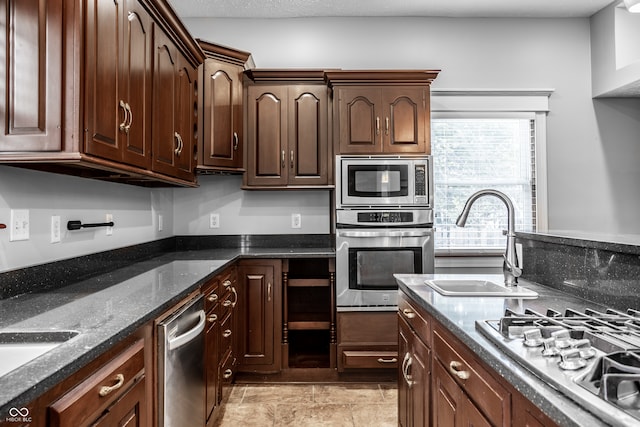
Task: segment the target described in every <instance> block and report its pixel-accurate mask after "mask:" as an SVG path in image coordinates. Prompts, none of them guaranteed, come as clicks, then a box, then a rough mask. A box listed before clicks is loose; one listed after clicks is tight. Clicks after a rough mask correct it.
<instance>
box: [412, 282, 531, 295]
mask: <svg viewBox="0 0 640 427" xmlns="http://www.w3.org/2000/svg"><path fill="white" fill-rule="evenodd" d="M424 283H425V284H426V285H428V286H430V287H431V288H433V289H435V290H436V291H437V292H438V293H440V294H442V295H446V296H454V297H456V296H458V297H468V296H476V297H507V298H536V297H537V296H538V294H537V293H536V292H534V291H531V290H529V289H525V288H523V287H521V286H513V287H506V286H504V285H499V284H497V283H494V282H490V281H488V280H471V279H435V280H425V282H424Z"/></svg>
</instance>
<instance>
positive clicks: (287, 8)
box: [169, 0, 620, 18]
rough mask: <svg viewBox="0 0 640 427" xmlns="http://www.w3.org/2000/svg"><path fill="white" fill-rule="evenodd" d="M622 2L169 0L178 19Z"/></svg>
mask: <svg viewBox="0 0 640 427" xmlns="http://www.w3.org/2000/svg"><path fill="white" fill-rule="evenodd" d="M614 1H620V0H169V3H171V5H172V6H173V7H174V9H175V10H176V12H177V13H178V15H179V16H181V17H182V18H193V17H215V18H296V17H319V16H448V17H521V18H525V17H526V18H571V17H589V16H591V15H593V14H594V13H596V12H597V11H599V10H600V9H602V8H603V7H605V6H608V5H609V4H611V3H613V2H614Z"/></svg>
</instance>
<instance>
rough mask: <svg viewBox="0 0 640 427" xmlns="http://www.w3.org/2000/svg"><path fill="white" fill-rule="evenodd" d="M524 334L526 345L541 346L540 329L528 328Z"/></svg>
mask: <svg viewBox="0 0 640 427" xmlns="http://www.w3.org/2000/svg"><path fill="white" fill-rule="evenodd" d="M523 335H524V345H526V346H527V347H540V346H541V345H542V331H541V330H540V329H538V328H535V329H527V330H526V331H524V333H523Z"/></svg>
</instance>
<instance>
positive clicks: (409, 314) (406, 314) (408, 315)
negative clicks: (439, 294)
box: [402, 308, 416, 319]
mask: <svg viewBox="0 0 640 427" xmlns="http://www.w3.org/2000/svg"><path fill="white" fill-rule="evenodd" d="M402 314H404V317H406V318H407V319H413V318H414V317H416V313H414V312H413V311H412V310H409V309H408V308H405V309H404V310H402Z"/></svg>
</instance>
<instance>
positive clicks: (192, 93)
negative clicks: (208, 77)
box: [152, 33, 198, 181]
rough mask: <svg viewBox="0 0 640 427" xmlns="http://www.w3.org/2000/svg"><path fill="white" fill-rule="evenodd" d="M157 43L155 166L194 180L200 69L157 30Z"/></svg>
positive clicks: (154, 132) (153, 166) (154, 99)
mask: <svg viewBox="0 0 640 427" xmlns="http://www.w3.org/2000/svg"><path fill="white" fill-rule="evenodd" d="M154 45H155V48H154V52H155V60H154V75H153V94H154V98H153V107H152V110H153V113H152V117H153V130H152V133H153V164H152V169H153V171H155V172H159V173H163V174H167V175H172V176H176V177H178V178H181V179H184V180H187V181H193V180H194V179H195V175H194V173H195V159H196V147H197V145H196V144H195V137H196V133H195V132H194V130H195V127H196V121H195V120H194V119H195V117H197V91H198V80H197V71H196V69H195V68H194V67H193V66H191V65H190V64H189V63H188V61H187V60H186V59H185V58H184V56H183V55H182V53H180V51H179V50H178V49H177V47H176V46H175V44H174V43H173V41H172V40H171V39H170V38H169V37H168V36H167V35H165V34H163V33H157V34H156V36H155V44H154Z"/></svg>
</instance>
